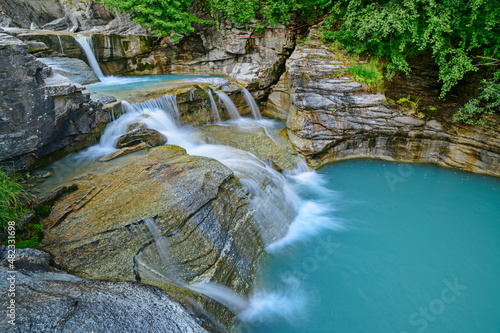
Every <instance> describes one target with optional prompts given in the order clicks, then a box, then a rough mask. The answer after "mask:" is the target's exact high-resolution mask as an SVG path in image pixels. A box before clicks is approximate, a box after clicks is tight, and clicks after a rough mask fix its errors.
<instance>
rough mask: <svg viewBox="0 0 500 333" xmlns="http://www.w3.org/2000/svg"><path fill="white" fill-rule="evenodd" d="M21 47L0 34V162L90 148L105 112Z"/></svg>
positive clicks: (18, 42) (103, 121) (14, 39)
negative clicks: (32, 155) (88, 146)
mask: <svg viewBox="0 0 500 333" xmlns="http://www.w3.org/2000/svg"><path fill="white" fill-rule="evenodd" d="M27 48H28V46H27V45H26V44H24V43H23V42H21V41H20V40H19V39H17V38H15V37H12V36H10V35H7V34H3V33H0V160H5V159H14V160H20V159H22V158H23V156H27V155H31V154H34V157H35V158H41V157H43V156H46V155H48V154H52V153H55V152H64V151H69V150H74V149H76V148H78V147H83V146H85V145H89V144H91V143H92V142H93V141H94V139H95V137H96V136H97V137H98V136H99V135H100V134H99V133H100V131H102V130H103V128H104V125H105V124H106V123H107V122H108V121H109V114H108V112H107V111H106V110H104V109H103V105H102V104H101V103H99V102H96V101H94V100H92V99H91V97H90V93H88V92H85V91H84V88H83V87H82V86H80V85H78V84H74V83H72V82H71V81H69V80H68V79H67V78H65V77H63V76H61V75H58V74H56V73H53V72H52V70H51V69H50V67H48V66H46V65H45V64H43V63H42V62H40V61H38V60H37V59H36V58H35V57H33V56H32V55H30V54H29V53H28V52H27Z"/></svg>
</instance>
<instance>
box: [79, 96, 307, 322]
mask: <svg viewBox="0 0 500 333" xmlns="http://www.w3.org/2000/svg"><path fill="white" fill-rule="evenodd" d="M217 94H218V95H219V98H220V99H222V100H223V101H224V103H225V104H226V107H228V110H229V109H232V110H233V116H232V118H233V119H235V118H239V113H238V112H237V110H236V107H235V106H234V104H233V103H232V101H231V100H230V99H229V97H228V96H227V95H226V94H224V93H222V92H217ZM175 101H176V100H175V97H174V96H164V97H161V98H158V99H156V100H150V101H146V102H142V103H135V104H129V103H127V102H122V105H123V109H124V111H125V113H124V114H123V115H121V116H120V117H119V118H118V119H116V120H115V121H114V122H112V123H111V124H109V125H108V127H107V128H106V129H105V131H104V134H103V136H102V137H101V141H100V143H99V144H98V145H96V146H94V147H91V148H89V149H88V150H86V151H85V152H83V153H80V156H84V157H86V158H89V157H90V158H93V159H95V158H97V157H100V156H102V155H105V154H109V153H110V152H113V151H116V148H114V144H115V141H116V139H117V138H118V137H119V136H120V135H122V134H124V133H125V132H126V128H127V126H128V125H129V124H130V123H131V122H136V121H140V122H144V123H145V124H146V126H147V127H148V128H152V129H155V130H158V131H159V132H161V133H162V134H164V135H166V136H167V137H168V140H169V144H175V145H178V146H181V147H183V148H184V149H186V151H187V152H188V154H190V155H198V156H206V157H211V158H214V159H217V160H218V161H220V162H221V163H222V164H224V165H226V166H227V167H229V168H230V169H232V170H233V171H234V174H235V176H236V177H238V178H239V179H240V182H241V184H242V185H243V186H244V187H245V188H246V190H247V191H248V193H249V198H250V203H249V209H248V211H249V212H250V214H252V216H251V220H252V221H255V225H253V227H255V228H256V229H257V230H258V231H259V234H260V235H261V237H262V243H263V245H264V246H268V245H269V244H271V243H273V242H274V241H276V240H277V239H279V238H281V237H282V236H285V234H286V232H287V228H288V225H289V222H290V221H291V220H292V219H293V217H294V216H296V215H299V216H302V215H304V214H302V215H301V210H302V207H303V206H305V205H304V204H303V202H302V201H301V200H300V198H299V197H298V196H297V195H296V194H295V192H294V191H293V190H292V189H291V187H290V186H289V184H288V180H287V179H286V178H285V177H284V176H283V175H282V174H280V173H278V172H276V171H275V170H274V169H273V168H272V167H270V166H268V165H266V164H264V163H263V162H262V161H261V160H260V159H258V158H257V157H256V156H254V155H252V154H251V153H249V152H246V151H242V150H239V149H236V148H231V147H227V146H219V145H207V144H199V143H194V142H193V141H191V132H189V130H188V129H183V128H181V127H179V126H178V125H177V124H176V121H175V118H178V111H177V105H176V102H175ZM214 103H215V102H214ZM234 113H235V114H234ZM236 115H238V116H237V117H236ZM248 121H253V120H248ZM149 228H150V232H151V234H152V235H153V237H154V239H155V243H156V244H155V245H156V247H157V250H156V251H157V253H158V255H157V256H156V257H159V258H160V259H161V258H168V253H167V251H168V247H167V245H168V239H167V237H159V233H158V231H157V230H156V229H155V228H154V227H149ZM295 229H296V230H300V229H297V228H295ZM296 234H297V232H294V233H293V234H292V235H291V237H295V235H296ZM289 241H290V237H288V238H287V241H286V242H285V243H282V244H286V243H288V242H289ZM162 242H163V243H164V244H166V245H161V243H162ZM152 249H154V247H151V249H149V250H148V251H142V252H141V253H145V252H148V253H151V251H152ZM144 255H145V257H143V258H142V259H144V260H142V259H141V260H138V262H139V263H140V265H138V267H139V266H140V267H139V270H141V271H140V274H148V276H150V277H151V278H154V279H158V281H168V283H171V284H175V285H178V286H181V287H183V288H186V289H190V290H193V291H195V292H198V293H201V294H204V295H206V296H207V297H210V298H212V299H214V300H216V301H218V302H221V303H222V304H224V305H226V306H228V307H229V308H230V309H232V310H233V311H235V312H239V311H241V310H242V309H245V308H247V306H248V301H247V300H245V299H243V298H241V297H240V296H238V295H237V294H235V293H234V292H233V291H231V290H230V289H228V288H225V287H223V286H219V285H215V284H212V283H201V284H196V285H191V286H189V285H186V284H185V283H183V282H182V281H179V280H178V279H177V277H176V276H172V275H175V274H172V272H173V271H172V269H173V266H172V264H173V265H174V266H175V263H170V265H169V266H168V268H167V267H166V265H165V264H161V261H165V260H164V259H161V260H160V259H158V260H156V259H147V258H146V254H144ZM162 267H163V268H162ZM174 272H175V271H174ZM249 306H250V307H252V306H254V305H252V304H250V305H249Z"/></svg>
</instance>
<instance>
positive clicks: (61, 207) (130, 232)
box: [41, 145, 293, 324]
mask: <svg viewBox="0 0 500 333" xmlns="http://www.w3.org/2000/svg"><path fill="white" fill-rule="evenodd" d="M100 164H101V165H102V164H103V163H100ZM69 183H71V184H74V185H75V186H76V187H77V190H75V191H73V192H71V193H68V194H66V195H65V196H63V197H62V198H60V199H59V200H58V201H57V202H56V203H55V204H54V206H53V207H52V209H51V213H50V215H49V217H48V218H46V219H44V220H42V221H41V223H42V224H43V226H44V230H45V237H44V239H43V241H42V243H41V249H43V250H44V251H47V252H49V253H50V254H52V255H53V257H54V262H55V263H56V265H57V266H58V267H61V268H62V269H65V270H68V271H69V272H70V273H74V274H77V275H79V276H81V277H83V278H91V279H105V280H118V281H134V280H136V278H137V277H138V276H139V277H140V279H141V281H142V282H144V283H147V284H152V285H156V286H159V287H161V288H162V289H164V290H169V291H171V292H174V293H176V294H182V295H185V296H186V295H187V296H190V297H198V296H196V294H194V293H193V292H189V291H187V290H182V288H178V287H176V286H173V285H172V283H171V281H169V278H175V279H177V280H180V281H182V282H183V283H189V284H190V283H198V282H208V281H211V282H216V283H219V284H221V285H224V286H227V287H229V288H231V289H233V290H235V291H236V292H238V293H240V294H247V293H248V292H249V288H250V285H251V282H252V278H253V269H254V265H255V263H256V261H257V258H258V257H259V255H260V254H261V253H262V251H263V248H264V246H265V245H266V244H269V243H270V242H272V241H273V240H276V239H277V238H279V237H282V236H283V235H284V233H285V232H286V228H287V225H288V223H289V222H290V220H291V217H290V218H289V219H285V218H284V219H283V220H284V221H285V224H284V225H281V224H280V223H277V222H276V221H272V222H267V221H264V220H262V218H261V215H259V214H268V213H266V212H267V210H268V209H269V208H270V207H268V208H265V207H267V206H265V205H266V203H265V202H264V201H265V200H263V202H262V203H260V206H257V205H250V201H251V200H250V198H249V195H248V192H247V190H246V189H245V188H244V187H243V186H242V185H241V184H240V182H239V181H238V180H237V179H236V178H235V177H234V174H233V171H232V170H230V169H229V168H227V167H226V166H224V165H223V164H221V163H220V162H218V161H216V160H213V159H211V158H206V157H199V156H190V155H186V152H185V150H184V149H182V148H179V147H176V146H171V145H166V146H160V147H155V148H152V149H150V150H149V151H147V152H144V151H141V152H137V153H133V154H128V155H125V156H121V157H120V158H118V159H113V160H110V161H108V162H106V167H105V168H101V169H99V170H98V171H95V172H88V173H86V174H84V175H81V176H79V177H76V178H74V179H73V180H71V181H70V182H69ZM265 186H268V184H266V185H265ZM268 205H269V204H268ZM261 206H262V207H261ZM269 206H272V209H274V210H276V205H274V204H272V205H269ZM263 207H264V208H265V210H264V208H263ZM291 215H292V216H293V212H291ZM148 221H153V222H154V223H155V224H156V225H157V227H158V232H159V235H160V236H161V240H159V241H161V242H163V243H164V246H166V247H167V249H168V256H167V257H162V256H161V253H160V252H158V248H157V246H156V243H155V242H154V241H153V239H154V238H153V236H152V235H153V234H152V233H151V231H150V230H149V228H148V223H149V222H148ZM266 223H267V224H272V227H271V226H267V224H266ZM264 230H265V232H264ZM124 244H126V246H124ZM164 260H166V261H167V264H165V261H164ZM148 267H149V268H148ZM150 268H153V270H151V269H150ZM154 272H160V274H159V275H158V273H154ZM137 274H139V275H137ZM207 308H208V311H209V312H211V313H212V314H216V315H217V319H218V320H221V322H223V323H225V324H228V323H229V322H230V320H231V318H232V315H231V314H230V313H229V312H227V310H223V309H221V306H220V305H218V304H217V303H214V302H208V303H207Z"/></svg>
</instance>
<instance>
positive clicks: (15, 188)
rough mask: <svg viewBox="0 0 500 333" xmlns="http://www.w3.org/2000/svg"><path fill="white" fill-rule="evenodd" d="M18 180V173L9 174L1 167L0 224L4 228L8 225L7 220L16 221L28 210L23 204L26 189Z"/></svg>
mask: <svg viewBox="0 0 500 333" xmlns="http://www.w3.org/2000/svg"><path fill="white" fill-rule="evenodd" d="M18 180H19V177H17V176H16V175H9V174H8V173H7V172H5V171H4V170H2V169H0V226H1V229H2V230H4V228H5V227H6V226H7V222H9V221H15V220H17V219H19V218H21V217H22V216H23V215H24V214H26V212H27V209H26V208H24V206H23V205H22V204H21V199H22V198H23V196H24V191H23V187H22V186H21V185H20V184H19V183H18Z"/></svg>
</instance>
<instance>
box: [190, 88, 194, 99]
mask: <svg viewBox="0 0 500 333" xmlns="http://www.w3.org/2000/svg"><path fill="white" fill-rule="evenodd" d="M193 99H194V89H191V90H189V101H190V102H192V101H193Z"/></svg>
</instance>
